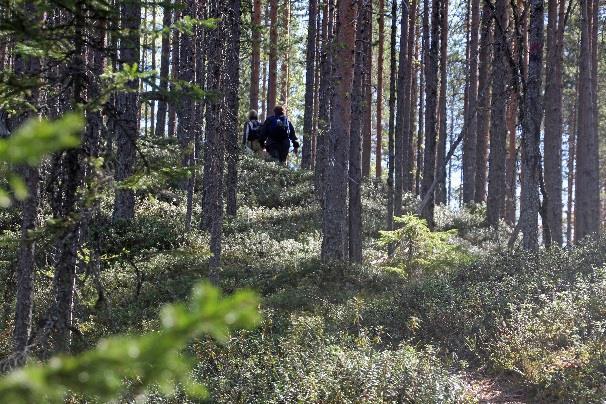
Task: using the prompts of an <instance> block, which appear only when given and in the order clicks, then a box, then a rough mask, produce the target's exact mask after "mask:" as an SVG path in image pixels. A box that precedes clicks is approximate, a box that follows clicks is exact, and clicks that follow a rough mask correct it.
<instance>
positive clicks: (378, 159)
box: [375, 0, 385, 179]
mask: <svg viewBox="0 0 606 404" xmlns="http://www.w3.org/2000/svg"><path fill="white" fill-rule="evenodd" d="M378 13H379V15H378V17H377V24H378V29H379V38H378V40H379V44H378V49H377V110H376V111H377V112H376V114H377V122H376V125H377V126H376V128H377V129H376V130H377V135H376V145H375V147H376V149H375V177H376V178H377V179H381V177H382V176H383V58H384V57H385V56H384V53H385V51H384V46H385V0H379V12H378Z"/></svg>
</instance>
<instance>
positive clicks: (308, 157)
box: [301, 0, 318, 169]
mask: <svg viewBox="0 0 606 404" xmlns="http://www.w3.org/2000/svg"><path fill="white" fill-rule="evenodd" d="M317 15H318V0H309V22H308V26H307V49H306V61H305V107H304V112H303V151H302V156H301V167H302V168H305V169H309V168H311V166H312V154H313V153H312V151H313V127H314V123H313V121H314V109H315V108H314V107H315V102H314V100H315V88H316V84H317V83H316V81H315V78H316V70H317V69H316V65H317V63H316V60H315V59H316V40H317V33H316V24H317V21H316V20H317Z"/></svg>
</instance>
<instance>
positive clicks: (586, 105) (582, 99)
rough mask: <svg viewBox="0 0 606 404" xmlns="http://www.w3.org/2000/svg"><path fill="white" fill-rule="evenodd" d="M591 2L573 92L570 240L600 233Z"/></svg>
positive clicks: (585, 6) (584, 2)
mask: <svg viewBox="0 0 606 404" xmlns="http://www.w3.org/2000/svg"><path fill="white" fill-rule="evenodd" d="M590 2H591V0H581V1H580V3H579V5H580V15H581V25H580V28H581V44H580V56H579V89H578V92H577V97H578V101H577V103H578V108H577V138H576V145H577V149H576V152H577V153H576V160H577V161H576V173H575V177H576V178H575V209H574V214H575V216H574V239H575V242H578V241H581V240H582V239H583V238H585V237H587V236H590V235H595V234H598V233H599V231H600V185H599V184H600V182H599V152H598V138H597V132H596V131H595V130H594V122H593V120H594V115H593V109H592V103H593V97H594V95H593V82H592V77H591V76H592V49H591V36H592V33H591V30H590V27H591V18H592V16H591V15H590V13H589V12H590V11H591V7H590V5H589V3H590Z"/></svg>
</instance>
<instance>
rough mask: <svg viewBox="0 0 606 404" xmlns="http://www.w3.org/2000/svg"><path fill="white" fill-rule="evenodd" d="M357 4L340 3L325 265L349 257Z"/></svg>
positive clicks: (324, 227) (324, 226)
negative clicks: (350, 156) (350, 155)
mask: <svg viewBox="0 0 606 404" xmlns="http://www.w3.org/2000/svg"><path fill="white" fill-rule="evenodd" d="M356 3H357V2H356V1H353V0H340V1H339V2H338V3H337V8H338V10H337V32H336V49H335V63H334V76H333V77H332V81H333V82H334V85H335V96H334V98H333V100H332V101H333V102H332V107H333V111H332V114H331V128H330V131H329V133H328V136H329V141H328V142H327V150H326V152H327V159H328V160H329V161H331V162H332V164H330V165H327V166H326V180H325V198H324V209H323V220H322V232H323V238H322V254H321V256H322V261H323V262H325V263H327V262H335V261H336V262H343V261H345V259H346V257H347V253H346V250H347V244H348V243H347V162H348V157H349V128H350V122H351V90H352V80H353V60H354V58H353V56H354V55H353V49H354V40H355V25H354V24H353V23H352V22H353V21H354V20H355V17H356V9H357V4H356Z"/></svg>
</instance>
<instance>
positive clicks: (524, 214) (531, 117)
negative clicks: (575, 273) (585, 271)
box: [520, 0, 562, 250]
mask: <svg viewBox="0 0 606 404" xmlns="http://www.w3.org/2000/svg"><path fill="white" fill-rule="evenodd" d="M544 19H545V12H544V4H543V0H531V1H530V28H529V32H528V38H529V47H528V50H529V57H528V60H529V64H528V80H527V83H526V87H527V88H526V93H525V94H524V115H523V119H522V159H521V166H522V171H523V174H522V181H523V184H522V194H521V197H520V228H521V230H522V246H523V247H524V248H525V249H528V250H535V249H537V248H538V247H539V209H540V205H541V201H540V199H539V182H540V175H541V151H540V142H541V122H542V120H543V99H542V96H541V94H542V73H543V31H544V29H543V27H544ZM559 181H560V182H561V181H562V177H561V175H560V176H559ZM544 203H546V204H547V206H549V197H547V199H546V200H544ZM543 227H544V228H545V229H546V230H547V232H546V233H545V234H546V235H547V237H545V243H546V245H547V246H549V244H550V235H549V223H543Z"/></svg>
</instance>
